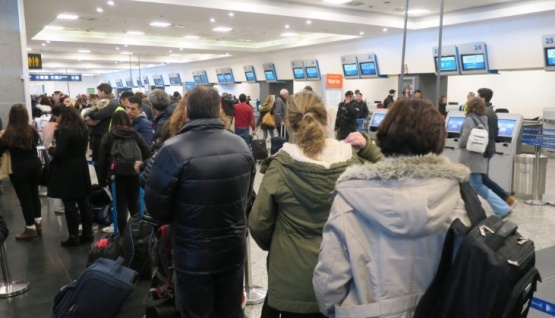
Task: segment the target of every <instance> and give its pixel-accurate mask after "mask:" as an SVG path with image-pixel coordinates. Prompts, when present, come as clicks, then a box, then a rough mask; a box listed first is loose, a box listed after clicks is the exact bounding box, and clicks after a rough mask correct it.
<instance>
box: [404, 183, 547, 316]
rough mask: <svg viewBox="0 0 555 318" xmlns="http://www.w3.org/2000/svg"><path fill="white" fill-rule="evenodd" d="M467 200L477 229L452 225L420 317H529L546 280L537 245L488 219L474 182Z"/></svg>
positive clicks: (467, 187) (510, 225)
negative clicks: (539, 265) (539, 285)
mask: <svg viewBox="0 0 555 318" xmlns="http://www.w3.org/2000/svg"><path fill="white" fill-rule="evenodd" d="M461 196H462V198H463V200H464V203H465V207H466V211H467V213H468V216H469V217H470V220H471V221H472V227H470V228H467V227H465V226H464V225H463V224H462V222H461V221H460V220H459V219H457V220H455V221H454V222H453V223H452V224H451V227H450V228H449V231H448V232H447V235H446V237H445V242H444V244H443V251H442V254H441V261H440V263H439V268H438V271H437V273H436V276H435V277H434V280H433V281H432V283H431V285H430V287H429V288H428V290H427V291H426V293H425V294H424V296H422V299H421V300H420V302H419V304H418V306H417V307H416V311H415V315H414V318H468V317H472V318H512V317H526V316H527V315H528V310H529V309H530V304H531V300H532V296H533V294H534V292H535V290H536V284H537V282H538V280H540V274H539V272H538V270H537V269H536V267H535V262H536V261H535V253H534V242H532V241H530V240H528V239H526V238H524V237H522V236H521V235H520V234H519V233H518V232H517V231H516V230H517V228H518V226H517V225H516V224H514V223H512V222H510V221H503V220H501V219H500V218H499V217H497V216H489V217H487V218H486V214H485V212H484V209H483V208H482V206H481V204H480V201H479V199H478V197H477V196H476V193H475V192H474V191H473V190H472V188H471V187H470V185H469V184H468V183H464V184H461ZM456 250H458V251H456ZM454 255H455V257H454V258H453V256H454Z"/></svg>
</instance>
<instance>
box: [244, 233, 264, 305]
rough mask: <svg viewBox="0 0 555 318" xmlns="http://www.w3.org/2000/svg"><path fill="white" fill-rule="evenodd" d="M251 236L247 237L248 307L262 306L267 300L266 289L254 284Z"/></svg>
mask: <svg viewBox="0 0 555 318" xmlns="http://www.w3.org/2000/svg"><path fill="white" fill-rule="evenodd" d="M247 231H248V230H247ZM250 238H251V236H250V234H248V235H247V260H246V261H245V292H246V294H247V305H255V304H260V303H261V302H263V301H264V298H266V289H264V288H263V287H260V286H255V285H253V283H252V263H251V239H250Z"/></svg>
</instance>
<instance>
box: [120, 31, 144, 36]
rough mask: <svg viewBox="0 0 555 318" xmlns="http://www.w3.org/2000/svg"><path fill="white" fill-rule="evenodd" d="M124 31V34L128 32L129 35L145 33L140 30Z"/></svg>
mask: <svg viewBox="0 0 555 318" xmlns="http://www.w3.org/2000/svg"><path fill="white" fill-rule="evenodd" d="M125 33H126V34H129V35H143V34H145V33H144V32H142V31H127V32H125Z"/></svg>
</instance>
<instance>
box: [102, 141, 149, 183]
mask: <svg viewBox="0 0 555 318" xmlns="http://www.w3.org/2000/svg"><path fill="white" fill-rule="evenodd" d="M110 154H111V156H112V162H111V164H110V170H111V172H112V174H114V175H116V176H136V175H137V172H136V171H135V168H134V167H135V161H143V156H142V155H141V149H140V148H139V145H138V144H137V142H136V141H135V139H134V138H114V142H113V143H112V148H111V150H110Z"/></svg>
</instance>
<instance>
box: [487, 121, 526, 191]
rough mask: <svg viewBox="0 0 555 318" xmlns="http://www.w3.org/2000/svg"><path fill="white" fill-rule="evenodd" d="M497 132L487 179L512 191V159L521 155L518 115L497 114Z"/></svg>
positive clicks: (520, 132) (520, 128) (520, 124)
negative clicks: (493, 154)
mask: <svg viewBox="0 0 555 318" xmlns="http://www.w3.org/2000/svg"><path fill="white" fill-rule="evenodd" d="M497 118H498V121H497V126H498V127H499V132H498V134H497V138H496V140H495V156H493V158H491V160H490V163H489V177H490V178H491V179H492V180H493V181H495V182H496V183H497V184H499V185H500V186H501V187H502V188H503V189H505V190H506V191H509V192H510V191H512V186H513V159H514V156H515V155H518V154H520V153H521V151H520V146H521V144H522V122H523V121H524V118H523V117H522V115H520V114H510V113H497Z"/></svg>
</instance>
